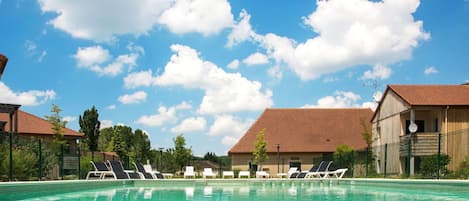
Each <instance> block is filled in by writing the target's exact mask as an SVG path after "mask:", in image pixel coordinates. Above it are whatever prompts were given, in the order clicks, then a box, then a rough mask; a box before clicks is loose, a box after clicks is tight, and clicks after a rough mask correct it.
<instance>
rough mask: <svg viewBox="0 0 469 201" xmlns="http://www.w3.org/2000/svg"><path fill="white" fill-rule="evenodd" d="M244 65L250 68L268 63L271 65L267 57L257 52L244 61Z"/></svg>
mask: <svg viewBox="0 0 469 201" xmlns="http://www.w3.org/2000/svg"><path fill="white" fill-rule="evenodd" d="M243 63H245V64H246V65H248V66H252V65H260V64H266V63H269V58H267V56H265V55H264V54H262V53H259V52H256V53H254V54H251V55H249V56H248V57H246V58H245V59H244V60H243Z"/></svg>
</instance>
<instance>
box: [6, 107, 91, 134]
mask: <svg viewBox="0 0 469 201" xmlns="http://www.w3.org/2000/svg"><path fill="white" fill-rule="evenodd" d="M0 121H4V122H5V121H6V122H9V121H10V118H9V115H8V114H6V113H0ZM5 130H6V131H9V130H10V124H9V123H7V124H6V125H5ZM63 131H64V135H65V136H74V137H83V134H82V133H79V132H77V131H74V130H72V129H69V128H65V129H64V130H63ZM18 133H20V134H30V135H53V134H54V133H53V131H52V124H50V123H49V121H47V120H45V119H43V118H40V117H37V116H35V115H32V114H29V113H27V112H24V111H22V110H18Z"/></svg>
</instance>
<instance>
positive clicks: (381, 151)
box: [372, 85, 469, 174]
mask: <svg viewBox="0 0 469 201" xmlns="http://www.w3.org/2000/svg"><path fill="white" fill-rule="evenodd" d="M412 122H413V123H412ZM411 124H413V126H412V127H413V129H414V130H415V131H414V133H412V132H411V129H409V126H410V125H411ZM372 133H373V140H374V141H373V147H374V149H373V152H374V154H375V156H376V159H377V160H376V162H377V164H376V165H377V167H378V168H377V170H378V172H379V173H380V172H383V171H384V169H385V168H386V172H387V173H394V174H402V173H408V174H413V173H414V171H418V169H419V165H420V160H421V157H422V156H427V155H433V154H437V153H438V144H439V143H438V142H439V139H441V140H440V147H441V148H440V151H441V153H442V154H448V155H449V156H450V158H451V162H450V164H449V169H453V170H454V169H455V168H457V166H458V165H459V163H460V162H461V160H462V159H463V158H464V157H467V156H468V153H469V146H468V144H469V86H467V85H389V86H388V87H387V89H386V91H385V92H384V95H383V97H382V99H381V101H380V102H379V105H378V108H377V109H376V111H375V113H374V115H373V118H372ZM411 133H412V134H411ZM439 134H441V138H439ZM385 153H386V154H385ZM385 155H386V156H385ZM409 156H410V157H409ZM385 159H386V163H385ZM385 164H386V165H385Z"/></svg>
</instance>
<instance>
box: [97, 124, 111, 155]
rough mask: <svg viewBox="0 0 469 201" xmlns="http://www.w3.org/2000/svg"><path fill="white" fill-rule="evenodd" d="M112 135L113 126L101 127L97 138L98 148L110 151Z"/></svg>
mask: <svg viewBox="0 0 469 201" xmlns="http://www.w3.org/2000/svg"><path fill="white" fill-rule="evenodd" d="M113 137H114V128H113V127H109V128H103V129H101V131H100V134H99V138H98V150H101V151H112V149H113V148H112V144H111V142H112V138H113Z"/></svg>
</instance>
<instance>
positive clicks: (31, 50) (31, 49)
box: [24, 40, 47, 63]
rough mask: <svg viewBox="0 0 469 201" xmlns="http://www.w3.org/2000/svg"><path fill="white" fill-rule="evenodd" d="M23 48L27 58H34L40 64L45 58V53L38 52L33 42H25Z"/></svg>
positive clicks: (44, 51)
mask: <svg viewBox="0 0 469 201" xmlns="http://www.w3.org/2000/svg"><path fill="white" fill-rule="evenodd" d="M24 47H25V49H26V54H27V56H28V57H32V58H35V59H36V61H37V62H39V63H41V62H42V60H44V58H45V57H46V56H47V51H46V50H40V49H39V48H38V46H37V44H36V43H35V42H33V41H30V40H26V42H24Z"/></svg>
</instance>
